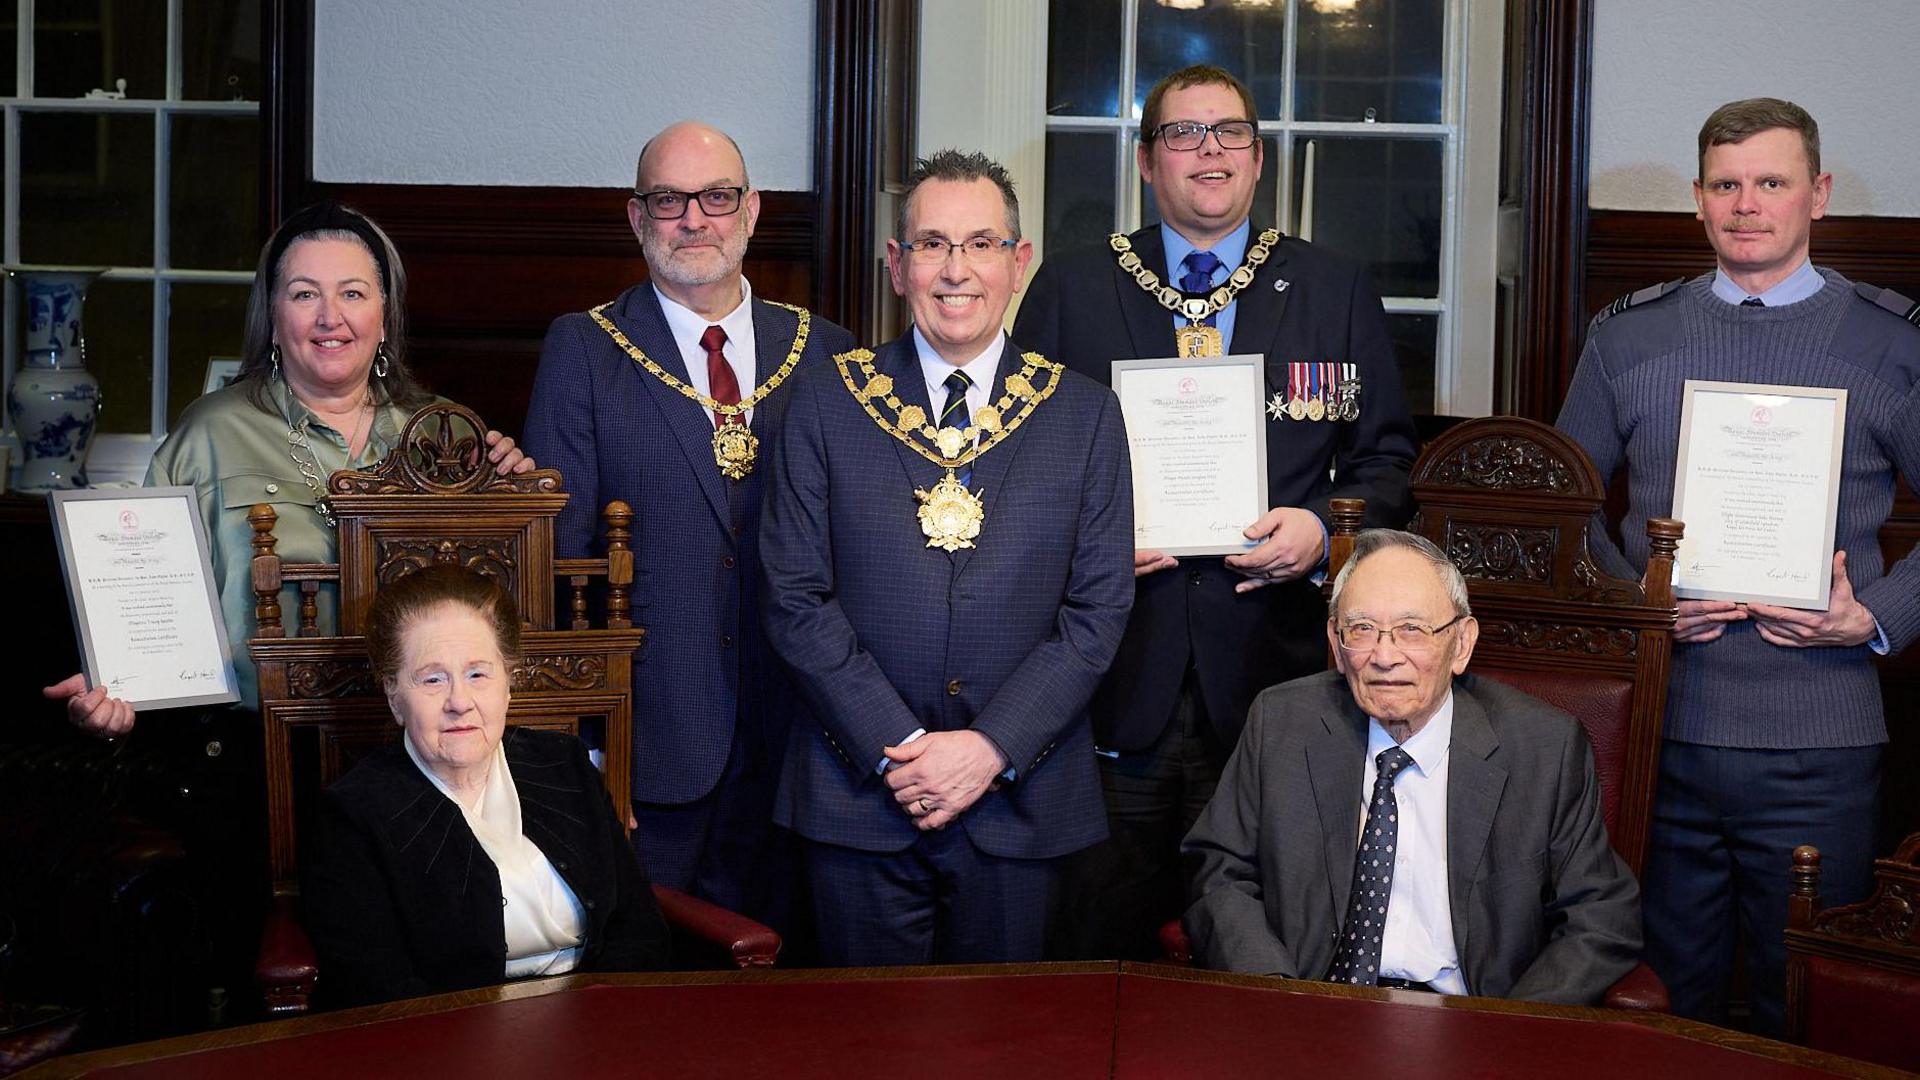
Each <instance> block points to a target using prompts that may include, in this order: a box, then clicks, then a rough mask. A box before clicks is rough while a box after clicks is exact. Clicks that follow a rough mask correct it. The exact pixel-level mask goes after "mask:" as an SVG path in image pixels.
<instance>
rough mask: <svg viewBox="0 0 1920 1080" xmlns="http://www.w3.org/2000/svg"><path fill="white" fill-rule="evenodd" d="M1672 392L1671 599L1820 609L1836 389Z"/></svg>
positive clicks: (1829, 574) (1832, 481)
mask: <svg viewBox="0 0 1920 1080" xmlns="http://www.w3.org/2000/svg"><path fill="white" fill-rule="evenodd" d="M1682 394H1683V400H1682V403H1681V407H1680V447H1679V453H1678V455H1677V460H1676V462H1675V466H1674V477H1673V516H1674V517H1676V518H1679V519H1680V520H1681V521H1682V522H1684V523H1685V524H1686V527H1687V532H1686V536H1685V538H1684V539H1682V540H1681V541H1680V550H1679V555H1678V558H1677V559H1676V561H1675V563H1674V591H1675V592H1676V593H1677V594H1678V595H1680V596H1682V597H1685V598H1687V599H1690V600H1737V601H1753V602H1757V603H1762V604H1776V605H1779V606H1782V607H1793V608H1808V609H1812V610H1816V611H1825V610H1826V608H1827V602H1828V600H1827V592H1828V590H1829V589H1830V588H1831V587H1832V585H1833V533H1834V524H1835V521H1836V520H1837V518H1838V514H1839V508H1840V461H1841V457H1840V455H1841V449H1842V445H1843V443H1844V441H1845V438H1846V430H1847V392H1846V391H1845V390H1842V389H1822V388H1819V387H1808V386H1764V385H1759V384H1753V383H1726V382H1705V381H1701V380H1698V379H1688V380H1687V382H1686V386H1685V388H1684V389H1683V390H1682Z"/></svg>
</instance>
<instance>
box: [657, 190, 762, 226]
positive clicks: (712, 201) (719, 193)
mask: <svg viewBox="0 0 1920 1080" xmlns="http://www.w3.org/2000/svg"><path fill="white" fill-rule="evenodd" d="M746 193H747V189H746V188H743V187H710V188H708V189H706V190H705V191H641V190H640V189H639V188H635V189H634V190H633V197H634V198H636V199H639V200H640V201H641V202H642V203H645V204H646V207H647V216H648V217H650V218H652V219H653V220H655V221H678V220H679V219H680V218H683V217H686V216H687V207H689V206H692V205H693V204H694V203H696V202H697V203H699V204H700V212H701V213H703V214H705V215H707V216H708V217H726V216H727V215H729V214H735V213H738V212H739V211H740V200H741V199H742V198H743V197H744V196H745V195H746Z"/></svg>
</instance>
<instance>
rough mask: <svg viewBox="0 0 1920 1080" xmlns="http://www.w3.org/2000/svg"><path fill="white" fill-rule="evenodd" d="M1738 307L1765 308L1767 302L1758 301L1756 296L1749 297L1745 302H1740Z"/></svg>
mask: <svg viewBox="0 0 1920 1080" xmlns="http://www.w3.org/2000/svg"><path fill="white" fill-rule="evenodd" d="M1740 306H1741V307H1766V306H1767V302H1766V301H1765V300H1762V299H1760V298H1759V297H1757V296H1749V297H1747V298H1746V299H1745V300H1742V301H1740Z"/></svg>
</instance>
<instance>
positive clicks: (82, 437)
mask: <svg viewBox="0 0 1920 1080" xmlns="http://www.w3.org/2000/svg"><path fill="white" fill-rule="evenodd" d="M8 272H9V273H11V274H12V275H13V276H14V277H16V278H18V279H20V285H21V291H22V292H23V293H24V294H25V297H24V299H25V300H26V312H27V353H26V362H25V363H23V364H21V365H20V370H19V371H17V372H15V373H14V376H13V386H12V387H11V388H10V389H9V391H8V393H7V406H8V408H9V409H11V410H12V415H13V428H14V430H15V431H16V432H18V433H19V435H20V465H19V467H18V469H16V470H15V472H14V477H13V481H14V488H15V489H16V490H18V491H53V490H55V489H57V488H81V487H86V486H87V448H88V446H89V445H91V444H92V442H93V429H94V423H95V421H96V420H98V419H99V416H100V380H99V379H96V378H94V377H93V375H92V374H91V373H89V372H88V371H87V363H86V361H87V357H86V346H85V344H84V343H83V342H82V339H81V336H80V312H81V309H82V307H84V306H85V304H86V300H87V286H88V285H91V284H92V283H93V279H94V278H96V277H98V276H100V274H101V271H99V270H29V269H25V268H13V267H9V268H8Z"/></svg>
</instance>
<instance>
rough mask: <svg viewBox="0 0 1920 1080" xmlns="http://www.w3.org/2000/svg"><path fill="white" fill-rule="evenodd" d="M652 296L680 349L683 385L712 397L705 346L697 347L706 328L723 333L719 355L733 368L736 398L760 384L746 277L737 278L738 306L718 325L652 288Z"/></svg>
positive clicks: (750, 288) (750, 419) (750, 293)
mask: <svg viewBox="0 0 1920 1080" xmlns="http://www.w3.org/2000/svg"><path fill="white" fill-rule="evenodd" d="M653 295H655V296H657V297H659V298H660V313H661V314H662V315H665V316H666V317H667V330H668V331H669V332H671V333H672V334H673V343H674V344H675V345H678V346H680V359H682V360H684V361H686V365H687V382H688V384H690V385H691V386H692V387H693V388H694V389H695V390H698V391H700V392H701V393H703V394H705V395H707V396H708V397H712V396H713V385H712V381H711V380H710V379H708V378H707V347H706V346H705V345H702V344H700V338H701V337H702V336H703V335H705V334H706V332H707V327H709V326H718V327H719V328H720V329H722V330H725V331H726V332H727V343H726V344H725V345H723V346H721V347H720V354H721V355H722V356H725V357H726V358H727V364H728V365H729V366H731V367H732V368H733V377H734V379H736V380H737V381H738V382H739V383H740V397H741V398H742V399H744V398H746V396H747V395H749V394H751V393H753V388H754V387H756V386H759V385H760V370H759V364H758V363H757V361H756V357H758V356H759V353H757V352H756V351H755V349H754V345H755V342H754V338H753V286H751V285H749V284H747V279H746V278H744V277H743V278H741V279H740V306H739V307H736V308H734V309H733V310H732V311H729V312H727V313H726V314H725V315H724V316H722V317H721V318H720V320H719V321H718V322H712V321H709V320H708V319H707V318H706V317H705V316H703V315H701V314H700V313H699V312H697V311H694V310H693V309H692V308H689V307H686V306H684V305H682V304H680V303H678V302H676V301H674V300H673V299H671V298H670V297H668V296H667V294H666V293H663V292H661V291H660V287H659V286H658V285H655V286H654V287H653ZM747 423H748V424H749V425H751V424H752V423H753V410H752V409H748V410H747Z"/></svg>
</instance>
